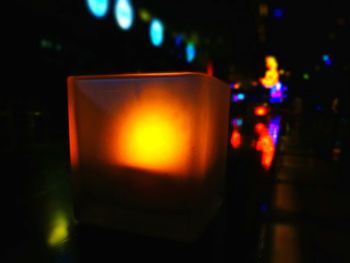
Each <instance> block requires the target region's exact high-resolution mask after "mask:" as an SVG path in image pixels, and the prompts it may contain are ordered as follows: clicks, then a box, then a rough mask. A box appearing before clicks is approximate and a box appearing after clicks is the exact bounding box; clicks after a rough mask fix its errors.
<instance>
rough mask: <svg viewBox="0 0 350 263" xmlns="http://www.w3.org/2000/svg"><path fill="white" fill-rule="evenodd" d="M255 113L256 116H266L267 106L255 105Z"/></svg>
mask: <svg viewBox="0 0 350 263" xmlns="http://www.w3.org/2000/svg"><path fill="white" fill-rule="evenodd" d="M254 113H255V115H256V116H265V115H266V114H267V108H266V107H265V106H258V107H255V109H254Z"/></svg>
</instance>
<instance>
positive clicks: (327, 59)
mask: <svg viewBox="0 0 350 263" xmlns="http://www.w3.org/2000/svg"><path fill="white" fill-rule="evenodd" d="M322 60H323V62H324V63H325V64H326V65H327V66H330V65H332V60H331V57H330V56H329V55H327V54H325V55H323V56H322Z"/></svg>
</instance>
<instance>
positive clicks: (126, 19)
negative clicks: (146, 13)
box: [114, 0, 134, 30]
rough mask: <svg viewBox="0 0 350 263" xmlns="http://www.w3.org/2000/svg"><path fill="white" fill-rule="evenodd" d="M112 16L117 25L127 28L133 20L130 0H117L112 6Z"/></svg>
mask: <svg viewBox="0 0 350 263" xmlns="http://www.w3.org/2000/svg"><path fill="white" fill-rule="evenodd" d="M114 17H115V19H116V21H117V24H118V25H119V27H120V28H121V29H123V30H129V29H130V28H131V27H132V25H133V22H134V8H133V5H132V3H131V1H130V0H117V2H116V4H115V7H114Z"/></svg>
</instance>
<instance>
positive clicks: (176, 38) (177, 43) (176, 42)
mask: <svg viewBox="0 0 350 263" xmlns="http://www.w3.org/2000/svg"><path fill="white" fill-rule="evenodd" d="M182 41H183V38H182V36H181V35H177V36H175V45H176V46H181V44H182Z"/></svg>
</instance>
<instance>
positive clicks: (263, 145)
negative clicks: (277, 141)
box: [256, 131, 275, 170]
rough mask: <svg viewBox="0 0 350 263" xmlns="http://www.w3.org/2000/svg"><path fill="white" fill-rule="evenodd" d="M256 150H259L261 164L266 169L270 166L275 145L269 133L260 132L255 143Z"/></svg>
mask: <svg viewBox="0 0 350 263" xmlns="http://www.w3.org/2000/svg"><path fill="white" fill-rule="evenodd" d="M256 150H257V151H261V153H262V156H261V165H262V166H263V167H264V168H265V169H266V170H268V169H269V168H270V167H271V164H272V161H273V157H274V155H275V146H274V144H273V140H272V138H271V136H270V134H269V133H268V132H267V131H266V132H262V133H261V135H260V137H259V139H258V141H257V143H256Z"/></svg>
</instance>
